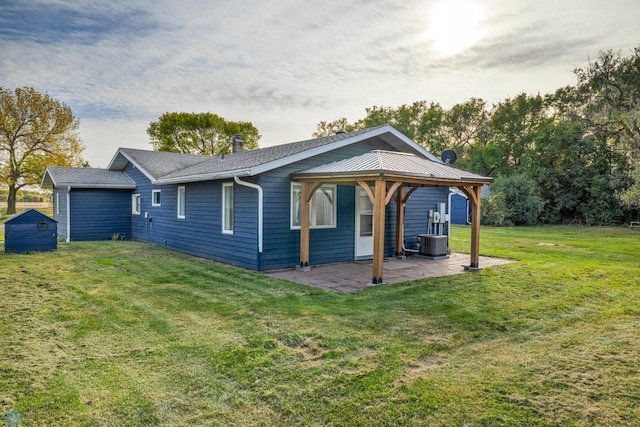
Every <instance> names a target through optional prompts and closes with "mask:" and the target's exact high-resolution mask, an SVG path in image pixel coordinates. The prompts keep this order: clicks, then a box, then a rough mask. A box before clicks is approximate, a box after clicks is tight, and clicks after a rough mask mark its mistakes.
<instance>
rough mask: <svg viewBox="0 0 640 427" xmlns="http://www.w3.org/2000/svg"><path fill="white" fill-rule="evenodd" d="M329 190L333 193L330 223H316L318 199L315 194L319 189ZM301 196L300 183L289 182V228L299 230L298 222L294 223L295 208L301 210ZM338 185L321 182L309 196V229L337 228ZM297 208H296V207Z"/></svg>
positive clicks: (295, 218)
mask: <svg viewBox="0 0 640 427" xmlns="http://www.w3.org/2000/svg"><path fill="white" fill-rule="evenodd" d="M323 190H324V191H327V190H329V191H331V194H332V195H333V202H332V208H333V210H332V212H331V219H332V223H331V224H323V225H317V219H318V201H317V195H318V192H319V191H320V192H321V191H323ZM301 197H302V184H301V183H299V182H296V181H292V182H291V192H290V203H291V204H290V210H289V226H290V228H291V230H299V229H300V224H299V223H298V224H296V222H298V212H296V210H301V209H300V205H301V200H300V199H301ZM337 198H338V186H337V184H322V185H321V186H320V187H319V188H318V189H317V190H316V191H315V193H314V194H313V196H311V200H310V201H309V229H322V228H337V227H338V203H337ZM296 208H297V209H296Z"/></svg>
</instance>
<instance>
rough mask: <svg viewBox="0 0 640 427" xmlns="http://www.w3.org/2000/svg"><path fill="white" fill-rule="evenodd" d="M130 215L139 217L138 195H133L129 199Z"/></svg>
mask: <svg viewBox="0 0 640 427" xmlns="http://www.w3.org/2000/svg"><path fill="white" fill-rule="evenodd" d="M131 213H132V214H134V215H140V195H139V194H134V195H133V197H131Z"/></svg>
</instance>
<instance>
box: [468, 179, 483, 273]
mask: <svg viewBox="0 0 640 427" xmlns="http://www.w3.org/2000/svg"><path fill="white" fill-rule="evenodd" d="M481 188H482V187H481V186H479V185H474V186H473V187H472V188H471V190H472V192H473V198H472V200H471V203H472V208H471V209H472V211H471V264H470V266H469V267H470V268H472V269H476V268H479V267H480V189H481Z"/></svg>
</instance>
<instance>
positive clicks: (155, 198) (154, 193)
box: [151, 190, 162, 206]
mask: <svg viewBox="0 0 640 427" xmlns="http://www.w3.org/2000/svg"><path fill="white" fill-rule="evenodd" d="M161 196H162V193H161V192H160V190H151V206H160V205H161V203H160V202H161V201H162V198H161Z"/></svg>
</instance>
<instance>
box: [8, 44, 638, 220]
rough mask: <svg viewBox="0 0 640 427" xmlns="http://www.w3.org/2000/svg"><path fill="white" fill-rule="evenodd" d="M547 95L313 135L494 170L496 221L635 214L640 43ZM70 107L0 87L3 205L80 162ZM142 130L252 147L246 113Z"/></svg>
mask: <svg viewBox="0 0 640 427" xmlns="http://www.w3.org/2000/svg"><path fill="white" fill-rule="evenodd" d="M574 74H575V77H576V81H575V83H574V84H572V85H568V86H566V87H562V88H560V89H558V90H556V91H555V93H552V94H546V95H540V94H537V95H530V94H526V93H522V94H519V95H517V96H515V97H513V98H507V99H505V100H503V101H501V102H498V103H496V104H493V105H488V103H487V102H486V101H484V100H482V99H479V98H471V99H469V100H468V101H466V102H463V103H460V104H456V105H454V106H453V107H451V108H449V109H445V108H443V107H442V106H441V105H440V104H439V103H437V102H428V101H416V102H414V103H412V104H405V105H401V106H399V107H396V108H393V107H385V106H373V107H370V108H366V109H365V113H366V115H365V117H364V118H362V119H359V120H356V121H355V122H353V123H350V122H349V121H348V120H347V119H346V118H340V119H337V120H333V121H329V122H328V121H321V122H320V123H318V125H317V128H316V132H315V133H314V134H313V136H315V137H322V136H327V135H333V134H335V133H336V132H339V131H353V130H358V129H364V128H369V127H375V126H379V125H384V124H390V125H392V126H394V127H395V128H397V129H398V130H399V131H401V132H402V133H404V134H405V135H407V136H408V137H409V138H411V139H413V140H414V141H415V142H417V143H418V144H420V145H422V146H423V147H425V148H426V149H427V150H429V151H431V152H432V153H434V154H439V153H442V152H443V151H445V150H453V151H455V152H456V154H457V157H458V159H459V160H458V163H456V167H459V168H462V169H467V170H470V171H473V172H476V173H480V174H482V175H487V176H491V177H493V178H494V183H493V184H492V186H491V187H492V196H491V197H490V198H489V199H488V200H486V201H485V202H483V220H484V221H485V222H486V223H489V224H495V225H509V224H514V225H532V224H537V223H545V224H557V223H575V224H589V225H596V224H619V223H622V222H625V221H628V220H634V219H638V216H639V215H640V47H637V48H634V49H633V50H632V51H631V52H629V53H627V54H623V53H621V52H614V51H612V50H608V51H603V52H601V53H600V54H599V56H598V57H596V58H595V59H594V60H592V61H589V62H588V64H587V65H586V66H584V67H580V68H576V69H575V70H574ZM78 126H79V121H78V119H77V118H76V117H74V115H73V113H72V112H71V109H70V108H69V107H68V106H67V105H65V104H64V103H62V102H60V101H58V100H56V99H54V98H52V97H51V96H49V95H48V94H47V93H44V94H43V93H40V92H38V91H36V90H35V89H33V88H29V87H25V88H17V89H15V90H14V91H11V90H9V89H7V88H4V87H1V86H0V184H3V186H4V187H5V188H8V195H7V212H8V213H14V212H15V202H16V196H17V194H18V191H19V190H20V189H21V188H23V187H25V186H28V185H33V184H38V183H39V182H40V180H41V177H42V174H43V173H44V169H45V167H46V166H47V165H58V166H88V164H87V163H86V162H83V161H82V158H81V157H80V154H81V152H82V150H83V149H84V145H83V144H82V141H81V140H80V138H79V136H78V133H77V130H78ZM147 133H148V135H149V137H150V142H151V145H152V146H153V148H154V149H155V150H158V151H173V152H181V153H189V154H202V155H219V154H221V153H228V152H230V151H231V138H232V135H233V134H236V133H239V134H242V135H243V136H244V138H245V149H248V150H249V149H255V148H258V140H259V139H260V137H261V136H260V133H259V131H258V129H257V128H256V127H255V126H254V125H253V124H252V123H251V122H234V121H228V120H225V119H224V118H222V117H220V116H218V115H216V114H212V113H165V114H163V115H162V116H161V117H160V118H159V119H158V121H154V122H151V123H150V125H149V128H148V129H147Z"/></svg>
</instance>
